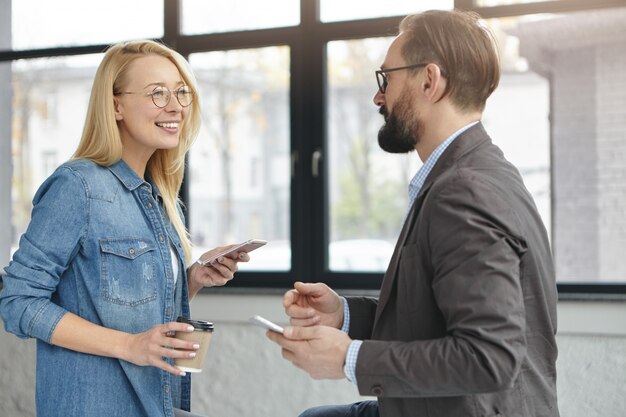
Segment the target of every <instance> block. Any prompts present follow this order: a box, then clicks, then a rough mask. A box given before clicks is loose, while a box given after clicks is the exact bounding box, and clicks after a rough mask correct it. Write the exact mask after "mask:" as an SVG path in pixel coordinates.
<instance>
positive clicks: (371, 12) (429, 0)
mask: <svg viewBox="0 0 626 417" xmlns="http://www.w3.org/2000/svg"><path fill="white" fill-rule="evenodd" d="M320 2H321V4H320V8H321V9H320V19H321V21H322V22H336V21H340V20H356V19H371V18H376V17H386V16H402V15H407V14H411V13H417V12H421V11H424V10H430V9H445V10H451V9H452V8H453V7H454V1H453V0H422V1H419V2H416V1H415V0H395V1H381V0H341V1H336V0H320Z"/></svg>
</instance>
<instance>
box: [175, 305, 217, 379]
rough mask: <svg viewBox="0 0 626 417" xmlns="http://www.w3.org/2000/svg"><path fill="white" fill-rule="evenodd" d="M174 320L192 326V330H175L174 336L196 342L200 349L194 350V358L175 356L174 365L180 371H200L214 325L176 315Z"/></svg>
mask: <svg viewBox="0 0 626 417" xmlns="http://www.w3.org/2000/svg"><path fill="white" fill-rule="evenodd" d="M176 321H177V322H179V323H186V324H189V325H191V326H193V332H176V335H175V337H176V338H177V339H180V340H186V341H190V342H196V343H198V344H199V345H200V349H198V350H196V356H195V357H194V358H175V359H174V365H176V366H177V367H178V368H179V369H180V370H181V371H185V372H202V367H203V366H204V360H205V358H206V355H207V352H208V350H209V345H210V344H211V336H213V329H214V328H215V326H213V323H211V322H208V321H203V320H191V319H188V318H185V317H178V318H177V319H176Z"/></svg>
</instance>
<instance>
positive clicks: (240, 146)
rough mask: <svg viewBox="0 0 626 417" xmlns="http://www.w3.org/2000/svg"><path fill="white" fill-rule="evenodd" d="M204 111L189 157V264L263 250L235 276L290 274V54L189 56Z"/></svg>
mask: <svg viewBox="0 0 626 417" xmlns="http://www.w3.org/2000/svg"><path fill="white" fill-rule="evenodd" d="M190 63H191V66H192V68H193V70H194V73H195V75H196V78H197V79H198V88H199V90H200V95H201V98H202V103H203V114H202V131H201V133H200V135H199V137H198V139H197V141H196V143H195V144H194V147H193V148H192V150H191V151H190V154H189V164H190V166H191V167H192V171H191V172H192V175H191V177H190V180H189V183H190V186H189V187H190V199H189V206H190V212H191V216H190V233H191V237H192V240H193V241H194V242H195V256H196V257H199V256H200V255H201V254H202V253H204V252H205V251H207V250H209V249H211V248H213V247H216V246H220V245H223V244H226V243H235V242H242V241H244V240H247V239H250V238H262V239H265V240H267V241H268V242H269V243H268V245H267V246H266V247H264V248H263V250H262V251H261V250H259V251H258V252H255V254H254V263H250V264H242V265H241V269H242V270H245V269H247V268H255V269H256V270H274V271H284V270H289V269H290V266H291V259H290V249H289V248H290V233H289V230H290V229H289V218H290V215H289V203H290V181H289V179H290V163H289V161H290V146H289V49H288V48H287V47H285V46H276V47H269V48H257V49H244V50H231V51H228V52H208V53H198V54H192V55H191V56H190Z"/></svg>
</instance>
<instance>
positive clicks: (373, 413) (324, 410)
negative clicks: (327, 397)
mask: <svg viewBox="0 0 626 417" xmlns="http://www.w3.org/2000/svg"><path fill="white" fill-rule="evenodd" d="M300 417H378V401H362V402H359V403H354V404H346V405H322V406H320V407H313V408H309V409H308V410H306V411H305V412H304V413H302V414H300Z"/></svg>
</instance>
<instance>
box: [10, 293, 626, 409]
mask: <svg viewBox="0 0 626 417" xmlns="http://www.w3.org/2000/svg"><path fill="white" fill-rule="evenodd" d="M192 311H193V315H194V317H195V318H203V319H207V320H210V321H213V322H214V323H215V326H216V330H215V334H214V337H213V342H212V344H211V347H210V349H209V357H208V363H207V365H206V366H205V371H204V372H203V373H202V374H198V375H196V376H194V384H193V392H192V409H193V410H194V411H195V412H196V413H200V414H204V415H207V416H219V417H239V416H255V417H263V416H268V417H295V416H297V415H298V414H299V412H301V411H302V410H304V409H305V408H307V407H310V406H313V405H320V404H330V403H348V402H353V401H358V400H359V399H362V398H364V397H360V396H359V395H358V393H357V390H356V388H355V387H353V386H352V384H350V383H349V382H347V381H345V380H343V381H314V380H311V379H310V378H309V377H308V376H307V375H306V374H305V373H304V372H303V371H300V370H299V369H296V368H294V367H293V366H292V365H291V364H290V363H289V362H287V361H285V360H284V359H282V357H281V355H280V350H279V348H278V347H277V346H276V345H274V344H273V343H272V342H270V341H269V340H267V339H266V338H265V335H264V333H265V332H264V331H263V330H262V329H260V328H258V327H255V326H253V325H251V324H248V322H247V320H248V318H249V317H250V316H252V315H254V314H261V315H263V316H265V317H267V318H269V319H272V320H275V321H277V322H283V323H284V322H285V321H286V320H285V316H284V314H283V312H282V307H281V297H280V296H279V295H243V294H242V295H232V294H219V295H207V294H201V295H199V296H198V297H197V298H196V299H194V301H193V303H192ZM559 326H560V330H559V335H558V337H557V339H558V343H559V349H560V354H559V359H558V362H557V367H558V389H559V406H560V409H561V416H563V417H589V416H596V415H597V416H603V417H624V412H625V411H624V410H626V303H624V302H561V303H560V304H559ZM34 347H35V343H34V341H32V340H29V341H21V340H19V339H17V338H15V337H13V336H12V335H9V334H7V333H5V332H0V416H3V417H18V416H19V417H29V416H34V415H35V413H34V374H35V372H34V361H33V359H34V351H35V348H34Z"/></svg>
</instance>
